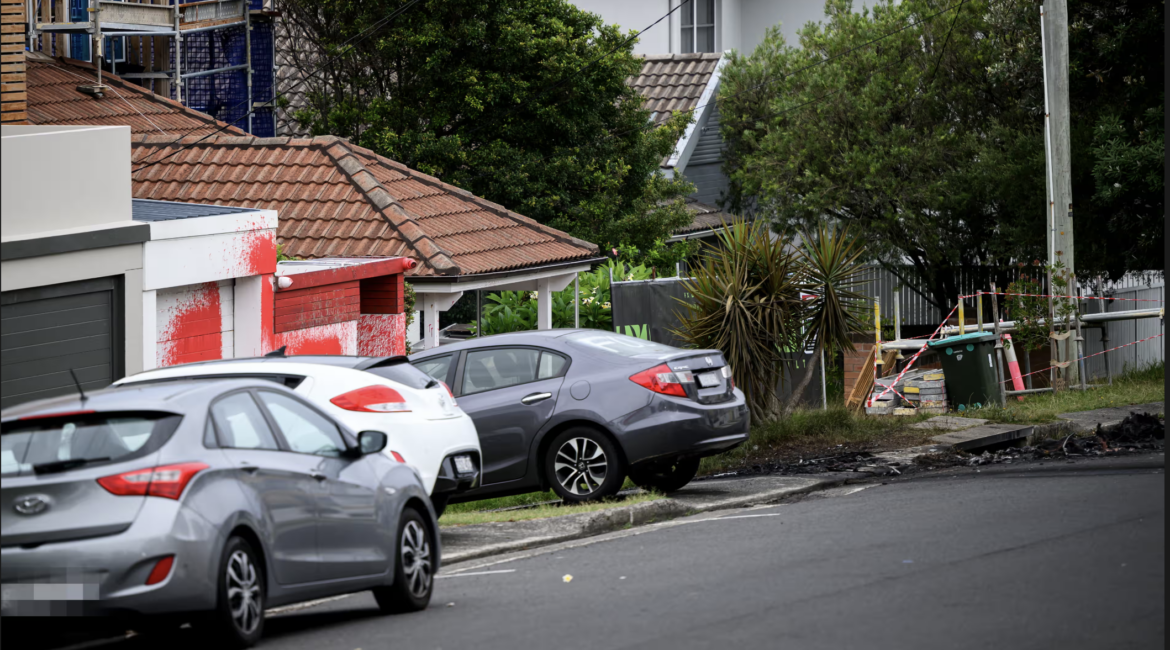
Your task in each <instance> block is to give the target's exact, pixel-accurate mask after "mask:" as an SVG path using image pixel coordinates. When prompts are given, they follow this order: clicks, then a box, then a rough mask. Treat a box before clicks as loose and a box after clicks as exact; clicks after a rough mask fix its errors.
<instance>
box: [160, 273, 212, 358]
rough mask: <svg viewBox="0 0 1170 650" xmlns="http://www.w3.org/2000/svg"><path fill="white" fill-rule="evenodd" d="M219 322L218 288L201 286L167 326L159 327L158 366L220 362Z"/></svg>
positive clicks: (179, 308)
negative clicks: (193, 362)
mask: <svg viewBox="0 0 1170 650" xmlns="http://www.w3.org/2000/svg"><path fill="white" fill-rule="evenodd" d="M222 320H223V312H222V310H221V305H220V298H219V284H218V283H215V282H206V283H203V284H202V285H201V286H200V287H199V289H198V290H196V291H195V292H194V293H193V294H192V295H191V296H190V298H188V299H186V300H185V301H184V302H183V303H182V304H181V305H179V306H178V307H177V308H176V309H175V311H174V313H173V315H172V316H171V318H170V321H169V322H167V323H162V324H161V327H160V332H159V335H158V343H159V344H160V345H159V353H158V355H159V356H158V366H159V367H160V368H163V367H166V366H173V365H176V364H180V363H190V362H192V361H211V360H214V359H220V358H222V356H223V345H224V343H223V341H224V338H223V336H224V335H223V333H222V331H221V330H222V328H221V325H222Z"/></svg>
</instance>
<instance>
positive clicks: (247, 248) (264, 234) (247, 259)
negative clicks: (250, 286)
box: [241, 230, 276, 275]
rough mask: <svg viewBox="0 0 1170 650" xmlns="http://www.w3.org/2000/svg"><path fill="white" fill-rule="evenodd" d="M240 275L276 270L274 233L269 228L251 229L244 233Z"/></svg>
mask: <svg viewBox="0 0 1170 650" xmlns="http://www.w3.org/2000/svg"><path fill="white" fill-rule="evenodd" d="M243 240H244V250H243V251H242V255H241V258H242V263H243V267H244V268H243V271H244V272H243V273H242V275H261V274H264V273H275V272H276V234H275V233H274V232H273V231H271V230H252V231H249V232H247V233H245V234H244V237H243Z"/></svg>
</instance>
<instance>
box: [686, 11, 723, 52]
mask: <svg viewBox="0 0 1170 650" xmlns="http://www.w3.org/2000/svg"><path fill="white" fill-rule="evenodd" d="M679 13H680V14H682V51H683V52H684V53H690V52H714V51H715V0H685V1H684V3H683V8H682V9H680V10H679Z"/></svg>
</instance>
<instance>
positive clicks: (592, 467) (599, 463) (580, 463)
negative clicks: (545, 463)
mask: <svg viewBox="0 0 1170 650" xmlns="http://www.w3.org/2000/svg"><path fill="white" fill-rule="evenodd" d="M608 468H609V463H608V460H607V459H606V457H605V451H604V450H602V448H601V445H599V444H597V443H596V442H595V441H593V440H590V439H589V438H570V439H569V440H567V441H566V442H565V444H563V445H561V448H560V449H558V450H557V456H556V459H555V460H554V461H553V471H554V472H555V473H556V476H557V482H558V483H560V484H561V487H563V488H565V489H566V490H568V492H569V493H570V494H574V495H577V496H584V495H588V494H593V493H594V492H596V491H597V490H598V489H600V488H601V484H602V483H605V477H606V473H607V471H608Z"/></svg>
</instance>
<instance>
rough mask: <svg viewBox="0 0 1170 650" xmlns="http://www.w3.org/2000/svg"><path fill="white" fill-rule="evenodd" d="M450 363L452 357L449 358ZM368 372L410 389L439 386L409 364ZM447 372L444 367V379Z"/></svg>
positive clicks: (428, 376)
mask: <svg viewBox="0 0 1170 650" xmlns="http://www.w3.org/2000/svg"><path fill="white" fill-rule="evenodd" d="M448 363H450V357H448ZM366 372H370V373H373V374H375V375H378V376H379V377H382V378H384V379H389V380H390V381H396V382H398V383H400V384H402V385H403V386H407V387H408V388H420V389H421V388H434V387H436V386H438V385H439V384H438V383H436V382H435V380H434V379H433V378H432V377H431V376H430V375H428V374H427V373H425V372H423V371H422V370H419V369H418V368H415V367H414V366H412V365H410V364H409V363H396V364H394V365H392V366H378V367H375V368H370V369H369V370H366ZM446 374H447V370H446V368H445V367H444V369H443V377H442V379H444V380H445V379H446V378H447V377H446Z"/></svg>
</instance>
